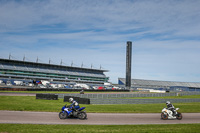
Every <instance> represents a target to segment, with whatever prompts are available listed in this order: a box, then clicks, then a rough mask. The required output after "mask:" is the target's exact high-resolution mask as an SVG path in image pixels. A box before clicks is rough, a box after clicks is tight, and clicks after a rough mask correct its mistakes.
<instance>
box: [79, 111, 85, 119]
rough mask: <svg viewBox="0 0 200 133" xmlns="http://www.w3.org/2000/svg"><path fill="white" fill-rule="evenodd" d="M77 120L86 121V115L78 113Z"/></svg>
mask: <svg viewBox="0 0 200 133" xmlns="http://www.w3.org/2000/svg"><path fill="white" fill-rule="evenodd" d="M78 118H79V119H80V120H85V119H87V114H86V113H85V112H80V113H79V114H78Z"/></svg>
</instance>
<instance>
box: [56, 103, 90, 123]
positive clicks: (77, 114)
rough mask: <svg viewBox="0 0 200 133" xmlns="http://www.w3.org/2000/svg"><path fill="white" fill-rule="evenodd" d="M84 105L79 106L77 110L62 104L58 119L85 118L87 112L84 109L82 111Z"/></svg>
mask: <svg viewBox="0 0 200 133" xmlns="http://www.w3.org/2000/svg"><path fill="white" fill-rule="evenodd" d="M84 109H85V107H82V108H79V109H78V110H75V109H73V107H72V106H67V105H65V106H63V107H62V108H61V110H62V111H61V112H60V113H59V118H60V119H66V118H78V119H81V120H84V119H87V114H86V112H85V111H83V110H84Z"/></svg>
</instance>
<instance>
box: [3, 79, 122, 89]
mask: <svg viewBox="0 0 200 133" xmlns="http://www.w3.org/2000/svg"><path fill="white" fill-rule="evenodd" d="M0 84H4V85H7V86H29V87H37V88H55V89H56V88H68V89H84V90H121V89H125V88H122V87H118V86H113V85H112V84H106V85H89V84H83V83H54V82H50V81H43V80H42V81H35V82H25V81H18V80H16V81H10V80H7V81H3V80H0Z"/></svg>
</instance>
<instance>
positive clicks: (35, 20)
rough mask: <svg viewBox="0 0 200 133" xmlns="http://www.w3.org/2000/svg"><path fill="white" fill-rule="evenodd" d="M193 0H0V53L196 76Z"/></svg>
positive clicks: (175, 77)
mask: <svg viewBox="0 0 200 133" xmlns="http://www.w3.org/2000/svg"><path fill="white" fill-rule="evenodd" d="M199 7H200V0H28V1H27V0H0V58H6V59H8V57H9V54H11V56H12V59H15V60H23V57H24V56H25V57H26V61H33V62H35V61H36V59H37V57H38V58H39V62H41V63H48V62H49V59H50V60H51V63H52V64H60V62H61V60H62V62H63V65H68V66H70V65H71V64H72V62H73V66H77V67H81V65H82V64H83V67H86V68H90V67H91V64H92V66H93V68H96V69H99V68H100V66H101V67H102V68H103V69H105V70H109V72H106V73H105V74H106V75H107V76H109V77H110V82H113V83H118V78H119V77H120V78H125V69H126V66H125V63H126V42H127V41H132V43H133V46H132V78H135V79H149V80H164V81H184V82H200V8H199Z"/></svg>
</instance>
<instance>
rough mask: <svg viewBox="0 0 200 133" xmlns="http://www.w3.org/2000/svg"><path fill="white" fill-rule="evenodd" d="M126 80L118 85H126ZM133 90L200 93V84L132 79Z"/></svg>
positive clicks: (121, 79) (120, 80) (122, 80)
mask: <svg viewBox="0 0 200 133" xmlns="http://www.w3.org/2000/svg"><path fill="white" fill-rule="evenodd" d="M125 82H126V81H125V78H119V79H118V84H119V85H122V86H123V85H125ZM131 88H133V89H138V88H146V89H164V90H172V91H200V82H174V81H158V80H144V79H131Z"/></svg>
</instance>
